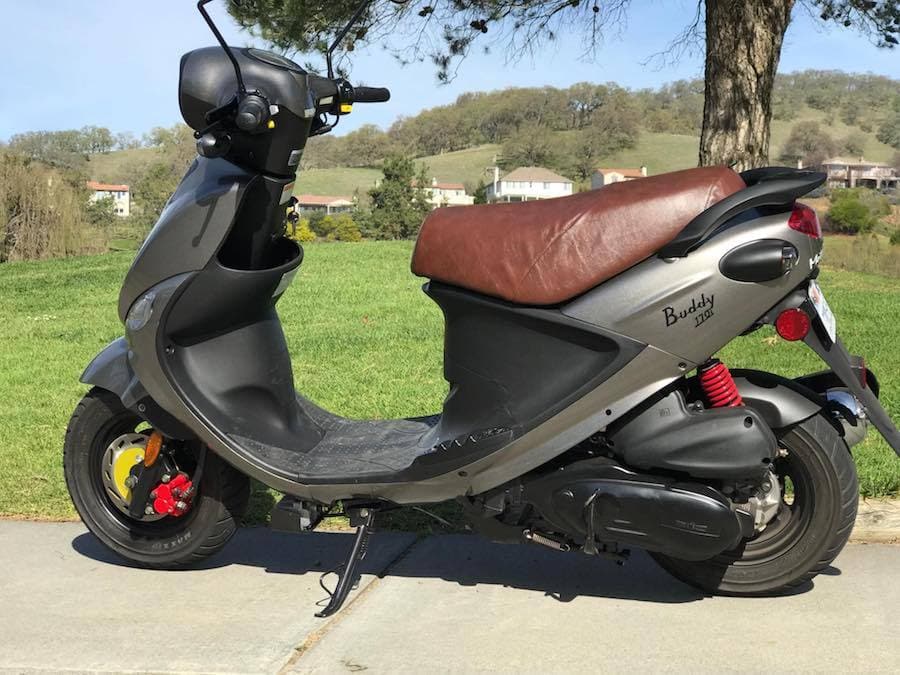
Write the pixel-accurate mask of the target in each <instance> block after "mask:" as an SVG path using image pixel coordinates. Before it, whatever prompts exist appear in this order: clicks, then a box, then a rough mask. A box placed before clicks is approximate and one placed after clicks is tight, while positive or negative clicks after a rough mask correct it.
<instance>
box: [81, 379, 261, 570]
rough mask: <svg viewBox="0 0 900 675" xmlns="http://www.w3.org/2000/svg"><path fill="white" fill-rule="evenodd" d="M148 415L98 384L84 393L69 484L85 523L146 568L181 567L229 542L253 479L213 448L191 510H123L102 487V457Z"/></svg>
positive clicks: (97, 535) (191, 563)
mask: <svg viewBox="0 0 900 675" xmlns="http://www.w3.org/2000/svg"><path fill="white" fill-rule="evenodd" d="M142 425H143V426H146V425H145V424H143V422H142V420H141V418H140V417H139V416H137V415H136V414H134V413H133V412H131V411H130V410H128V409H127V408H125V407H124V406H123V405H122V403H121V401H120V400H119V398H118V396H116V395H115V394H112V393H110V392H108V391H106V390H103V389H92V390H91V391H90V392H88V394H87V395H86V396H85V397H84V398H83V399H82V400H81V402H80V403H79V404H78V407H76V408H75V412H74V413H73V414H72V419H71V420H70V422H69V427H68V429H67V431H66V440H65V448H64V452H63V470H64V473H65V478H66V487H67V488H68V490H69V495H70V496H71V498H72V503H73V504H74V505H75V509H76V511H78V515H79V516H81V520H82V521H83V522H84V524H85V526H86V527H87V528H88V529H89V530H90V531H91V532H92V533H93V534H94V535H95V536H96V537H97V538H98V539H99V540H100V541H101V542H102V543H103V544H104V545H105V546H106V547H107V548H109V549H110V550H112V551H114V552H115V553H117V554H118V555H120V556H122V557H123V558H125V559H126V560H128V561H130V562H132V563H135V564H137V565H140V566H142V567H151V568H156V569H173V568H178V567H185V566H189V565H193V564H196V563H198V562H200V561H201V560H203V559H205V558H207V557H209V556H211V555H212V554H214V553H216V552H218V551H219V550H220V549H222V547H224V546H225V544H226V543H228V540H229V539H231V537H232V535H234V532H235V530H236V528H237V524H238V522H239V520H240V518H241V516H242V515H243V513H244V511H245V510H246V507H247V501H248V499H249V496H250V481H249V479H248V478H247V477H246V476H245V475H243V474H241V473H240V472H238V471H237V470H235V469H234V468H232V467H231V466H229V465H228V464H226V463H225V462H224V461H222V460H221V459H219V457H217V456H216V455H215V454H214V453H212V452H209V451H207V456H206V460H205V466H204V469H203V476H202V478H201V483H200V486H199V488H198V490H197V495H196V497H195V498H194V500H193V503H192V505H191V508H190V511H188V512H187V513H186V514H184V515H183V516H181V517H178V518H175V517H172V516H166V517H164V518H162V519H161V520H156V521H153V522H147V521H138V520H135V519H132V518H130V517H129V516H127V515H125V514H124V513H122V511H121V510H120V509H118V508H116V506H115V505H114V504H113V502H112V501H111V500H110V497H109V495H108V494H107V493H106V491H105V490H104V489H103V487H102V482H101V476H100V474H101V469H100V466H101V459H102V456H103V454H104V452H105V450H106V448H107V446H108V445H109V444H110V443H111V442H112V441H113V440H114V439H116V438H117V437H119V436H120V435H121V434H125V433H130V432H134V431H135V430H136V429H137V428H139V427H140V426H142Z"/></svg>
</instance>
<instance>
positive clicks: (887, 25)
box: [228, 0, 900, 168]
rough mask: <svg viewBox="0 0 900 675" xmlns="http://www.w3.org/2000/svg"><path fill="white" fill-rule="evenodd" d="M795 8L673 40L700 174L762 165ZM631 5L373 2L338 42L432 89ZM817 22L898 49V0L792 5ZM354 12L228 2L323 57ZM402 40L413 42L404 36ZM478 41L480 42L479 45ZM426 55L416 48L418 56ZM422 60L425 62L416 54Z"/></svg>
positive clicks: (762, 7)
mask: <svg viewBox="0 0 900 675" xmlns="http://www.w3.org/2000/svg"><path fill="white" fill-rule="evenodd" d="M795 2H796V0H744V1H743V2H740V1H738V0H706V1H705V2H703V3H700V4H699V5H698V9H697V13H696V14H695V16H694V18H693V20H692V21H691V22H690V24H689V25H688V26H687V28H686V29H685V30H684V31H683V32H682V34H681V37H680V38H677V39H676V41H675V43H674V44H673V49H674V51H675V52H677V51H678V50H679V49H683V48H685V47H687V46H689V45H690V44H691V41H692V40H694V39H699V38H701V37H702V38H705V51H706V64H705V77H704V84H705V91H704V94H705V96H704V111H703V128H702V133H701V140H700V163H701V164H731V163H733V162H736V163H737V166H738V168H747V167H750V166H758V165H760V164H764V163H766V161H767V155H768V151H769V123H770V121H771V116H772V88H773V84H774V81H775V74H776V71H777V68H778V61H779V58H780V55H781V47H782V42H783V40H784V35H785V31H786V30H787V27H788V24H789V23H790V20H791V16H792V10H793V9H794V5H795ZM630 4H631V2H630V0H610V1H609V2H602V3H601V2H599V1H595V2H580V0H453V2H446V3H442V2H437V1H436V0H412V1H411V2H408V3H405V4H403V5H398V4H395V3H392V2H389V1H388V0H376V1H375V2H374V3H373V4H372V5H371V6H370V7H369V8H368V9H367V10H366V11H365V12H364V15H363V20H362V22H361V23H360V24H359V25H358V26H357V27H356V28H355V29H354V30H353V31H351V33H350V34H349V35H348V36H347V37H346V43H347V44H346V46H347V47H348V48H350V49H352V48H353V47H354V46H355V45H356V43H364V42H365V43H375V44H379V43H385V44H389V45H392V46H393V47H392V48H393V49H394V51H395V53H396V54H397V55H398V57H399V58H401V59H403V60H406V61H410V60H412V59H417V58H425V57H430V58H431V59H432V60H433V62H434V63H435V64H436V66H437V68H438V76H439V78H440V79H443V80H447V79H449V78H450V77H451V76H452V73H453V72H454V69H455V67H456V62H457V60H458V59H459V58H460V57H463V56H465V55H466V54H467V53H468V52H469V50H470V49H471V48H472V47H473V45H474V44H475V43H476V42H477V41H479V40H480V41H484V40H485V39H487V40H490V39H491V37H492V36H497V37H496V38H494V42H495V43H496V42H497V41H498V40H499V41H503V42H505V44H504V47H505V49H504V52H505V53H508V54H526V53H529V52H531V53H533V51H534V50H535V49H537V48H539V47H540V45H541V44H542V43H544V42H547V41H549V40H553V39H556V38H558V37H559V36H560V35H563V34H565V35H567V36H568V35H572V34H580V35H581V36H582V37H583V39H584V40H585V42H586V43H587V44H586V46H587V47H588V49H589V50H592V49H594V48H596V47H597V45H598V44H599V41H600V40H601V38H602V35H603V33H604V30H605V29H612V30H614V25H615V24H618V23H621V22H622V21H624V20H625V17H626V15H627V10H628V8H629V6H630ZM800 4H802V5H804V6H805V7H806V8H807V9H809V10H812V11H814V12H815V13H816V14H818V15H819V17H820V18H821V20H822V21H824V22H831V23H836V24H838V25H842V26H848V27H849V26H853V27H856V28H858V29H860V30H862V31H865V32H868V33H870V34H872V35H873V37H874V39H875V41H876V42H877V44H879V45H880V46H884V47H892V46H893V45H895V44H897V41H898V40H897V36H898V34H900V3H898V2H897V0H800ZM356 7H357V2H356V1H355V0H255V1H254V2H240V1H238V0H230V2H229V5H228V8H229V12H231V14H232V15H233V16H234V17H235V19H236V20H237V21H238V23H239V24H240V25H241V26H243V27H244V28H247V29H249V30H252V31H254V32H255V33H257V34H259V35H261V36H262V37H263V38H264V39H266V40H268V41H270V42H271V43H273V44H274V45H275V46H276V47H278V48H281V49H285V50H288V51H296V52H303V53H308V52H311V51H322V50H323V49H324V47H325V45H327V44H328V43H329V42H331V40H332V39H333V37H334V36H335V34H336V32H337V31H338V30H340V28H341V27H342V26H343V25H344V24H345V23H346V21H347V20H348V18H349V17H350V15H351V14H352V13H353V11H354V10H355V9H356ZM410 32H412V33H413V35H410ZM484 35H488V37H487V38H484ZM423 45H424V47H423ZM423 52H424V53H423Z"/></svg>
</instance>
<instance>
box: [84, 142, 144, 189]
mask: <svg viewBox="0 0 900 675" xmlns="http://www.w3.org/2000/svg"><path fill="white" fill-rule="evenodd" d="M157 156H158V152H157V150H156V149H155V148H135V149H133V150H117V151H115V152H108V153H106V154H102V155H91V156H90V158H89V161H88V165H87V168H86V169H85V170H86V171H87V172H88V174H90V177H91V178H92V179H93V180H98V181H101V182H104V183H122V182H128V181H131V180H133V179H134V177H135V176H139V175H140V174H141V173H142V172H143V171H144V169H145V168H146V167H147V165H148V164H150V163H152V162H153V161H154V159H156V158H157Z"/></svg>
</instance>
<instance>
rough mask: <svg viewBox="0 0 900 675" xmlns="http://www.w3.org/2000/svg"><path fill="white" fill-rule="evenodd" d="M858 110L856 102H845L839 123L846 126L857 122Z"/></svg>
mask: <svg viewBox="0 0 900 675" xmlns="http://www.w3.org/2000/svg"><path fill="white" fill-rule="evenodd" d="M859 116H860V110H859V104H858V103H857V102H856V101H846V102H845V103H844V105H843V107H842V108H841V121H842V122H843V123H844V124H846V125H847V126H853V125H854V124H856V123H857V122H859Z"/></svg>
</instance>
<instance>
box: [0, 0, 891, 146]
mask: <svg viewBox="0 0 900 675" xmlns="http://www.w3.org/2000/svg"><path fill="white" fill-rule="evenodd" d="M695 6H696V5H695V3H694V2H693V1H692V0H669V1H667V2H661V1H655V2H654V1H651V0H634V3H633V6H632V10H631V12H630V15H629V16H630V18H629V24H628V28H627V29H626V30H625V31H624V32H622V33H621V35H619V36H613V37H610V38H609V39H607V41H606V43H605V45H604V46H603V47H602V49H601V50H600V51H599V53H598V58H597V62H595V63H589V62H584V61H582V60H579V55H580V53H581V52H582V48H581V44H580V41H579V40H577V39H572V40H569V41H566V40H560V41H559V42H558V43H556V44H552V45H549V46H548V47H546V48H545V49H543V50H542V52H541V54H540V56H539V57H538V58H535V59H529V58H526V59H524V60H521V61H518V62H511V63H508V62H506V58H505V55H504V54H503V53H502V50H500V49H498V48H494V50H493V53H492V54H491V55H489V56H486V55H483V54H480V53H479V54H476V55H473V56H470V57H469V58H468V59H467V60H466V61H465V62H464V63H463V64H462V67H461V68H460V70H459V74H458V76H457V78H456V79H455V80H454V81H453V82H452V83H451V84H449V85H439V84H437V82H436V79H435V72H434V67H433V66H432V65H431V64H430V63H424V64H415V65H412V66H406V67H401V66H400V65H398V64H397V63H396V62H395V61H394V59H393V58H392V57H391V56H389V55H388V54H385V53H384V52H383V51H381V50H380V49H377V48H373V49H370V50H366V51H357V52H356V53H355V56H354V61H353V68H352V71H351V72H352V77H353V80H355V81H356V82H357V83H365V84H369V85H385V86H388V87H389V88H390V89H391V90H392V92H393V98H392V100H391V101H390V102H389V103H387V104H382V105H371V106H365V107H362V106H359V107H358V108H357V110H356V112H355V113H354V114H353V115H351V116H350V117H349V118H347V119H345V120H344V121H343V122H342V123H341V131H343V132H346V131H349V130H351V129H353V128H355V127H356V126H359V125H361V124H365V123H369V122H371V123H375V124H378V125H381V126H387V125H389V124H390V123H391V122H392V121H393V120H394V119H396V118H397V117H398V116H400V115H410V114H415V113H416V112H417V111H419V110H421V109H423V108H429V107H432V106H435V105H440V104H443V103H448V102H451V101H453V100H454V99H455V98H456V96H457V95H459V94H460V93H462V92H464V91H472V90H491V89H499V88H503V87H509V86H539V85H554V86H560V87H562V86H567V85H569V84H572V83H574V82H579V81H584V80H589V81H595V82H605V81H616V82H618V83H619V84H621V85H623V86H627V87H630V88H641V87H652V86H656V85H659V84H662V83H664V82H669V81H672V80H676V79H680V78H690V77H696V76H700V75H702V70H703V67H702V58H701V57H700V56H699V55H694V56H685V57H683V58H682V59H681V60H680V61H679V62H678V63H676V64H674V65H671V64H670V65H666V66H664V67H658V66H655V65H646V61H647V59H648V57H650V56H651V55H653V54H654V53H656V52H659V51H661V50H663V49H665V47H666V46H667V44H668V43H669V41H670V40H671V39H672V37H673V36H674V35H675V34H676V33H677V32H678V30H679V29H680V28H681V27H683V26H684V25H685V23H686V21H687V20H688V18H689V17H690V16H691V15H692V12H693V8H694V7H695ZM210 7H211V9H212V13H213V15H214V16H215V17H216V19H217V22H218V24H219V26H220V28H221V29H222V32H223V33H224V34H225V37H226V39H228V40H229V41H230V42H231V43H232V44H239V45H244V44H250V43H252V39H251V38H250V36H249V35H248V34H246V33H243V32H241V31H239V30H238V29H237V27H236V26H235V25H234V24H233V22H232V21H231V20H230V18H229V17H228V15H227V13H226V12H225V11H224V10H223V9H222V4H218V3H213V4H212V5H211V6H210ZM3 23H4V26H5V27H6V30H4V31H3V35H2V40H0V62H2V63H3V64H4V68H3V71H2V72H3V78H4V80H5V81H4V82H3V94H0V96H2V103H0V139H7V138H9V136H11V135H12V134H14V133H17V132H21V131H28V130H35V129H50V130H55V129H71V128H77V127H81V126H84V125H86V124H96V125H99V126H106V127H109V128H110V129H112V130H113V131H115V132H119V131H131V132H134V133H135V134H136V135H138V136H140V135H141V134H142V133H143V132H145V131H147V130H149V129H150V128H152V127H154V126H168V125H171V124H174V123H175V122H177V121H179V120H180V116H179V113H178V105H177V100H176V87H177V83H178V61H179V59H180V57H181V55H182V54H183V53H184V52H186V51H189V50H191V49H193V48H196V47H200V46H205V45H207V44H210V43H211V42H212V41H213V39H212V35H211V34H210V33H209V32H208V30H207V28H206V26H205V24H204V23H203V21H202V19H201V17H200V15H199V14H198V13H197V11H196V9H195V3H194V2H192V1H190V0H152V1H151V0H140V1H138V0H128V1H127V2H126V1H124V0H77V1H76V0H40V1H38V2H6V3H4V6H3ZM806 68H819V69H840V70H844V71H848V72H873V73H878V74H882V75H889V76H892V77H900V50H893V51H887V50H880V49H876V48H875V47H874V46H872V44H871V43H870V42H869V41H868V40H867V39H866V38H864V37H861V36H859V35H858V34H856V33H854V32H853V31H848V30H842V29H838V28H825V27H823V26H822V24H821V23H819V22H818V21H816V20H814V19H812V18H810V17H809V16H808V15H807V14H806V12H805V11H804V10H803V9H799V10H797V12H796V16H795V20H794V22H793V23H792V25H791V28H790V29H789V31H788V35H787V39H786V44H785V48H784V51H783V54H782V61H781V71H782V72H789V71H792V70H802V69H806Z"/></svg>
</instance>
